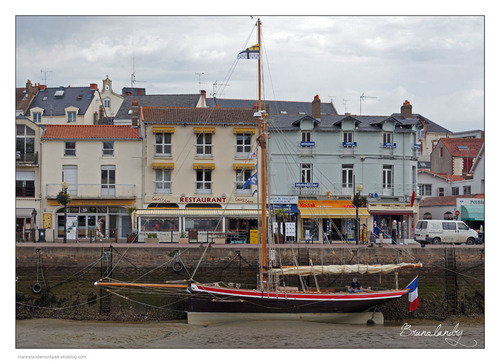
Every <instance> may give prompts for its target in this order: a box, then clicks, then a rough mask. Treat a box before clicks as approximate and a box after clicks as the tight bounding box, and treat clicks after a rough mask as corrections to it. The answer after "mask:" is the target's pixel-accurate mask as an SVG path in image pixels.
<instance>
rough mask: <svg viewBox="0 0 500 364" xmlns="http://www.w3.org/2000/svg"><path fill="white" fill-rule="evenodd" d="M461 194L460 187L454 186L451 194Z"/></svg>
mask: <svg viewBox="0 0 500 364" xmlns="http://www.w3.org/2000/svg"><path fill="white" fill-rule="evenodd" d="M459 194H460V192H459V188H458V187H452V188H451V195H452V196H458V195H459Z"/></svg>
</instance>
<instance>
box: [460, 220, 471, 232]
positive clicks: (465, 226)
mask: <svg viewBox="0 0 500 364" xmlns="http://www.w3.org/2000/svg"><path fill="white" fill-rule="evenodd" d="M457 227H458V230H469V227H468V226H467V225H465V224H464V223H463V222H461V221H460V222H457Z"/></svg>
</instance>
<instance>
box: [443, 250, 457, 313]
mask: <svg viewBox="0 0 500 364" xmlns="http://www.w3.org/2000/svg"><path fill="white" fill-rule="evenodd" d="M444 265H445V271H444V272H445V273H444V274H445V298H446V305H447V309H448V313H450V314H457V313H458V283H457V261H456V257H455V247H453V246H447V247H446V248H445V250H444Z"/></svg>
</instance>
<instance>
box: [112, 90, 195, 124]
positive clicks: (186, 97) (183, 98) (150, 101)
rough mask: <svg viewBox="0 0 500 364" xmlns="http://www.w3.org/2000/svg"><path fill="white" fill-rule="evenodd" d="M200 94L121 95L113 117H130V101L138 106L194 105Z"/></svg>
mask: <svg viewBox="0 0 500 364" xmlns="http://www.w3.org/2000/svg"><path fill="white" fill-rule="evenodd" d="M200 96H201V94H179V95H142V96H131V95H125V96H123V102H122V105H121V106H120V109H118V111H117V113H116V116H115V119H130V114H129V111H130V109H131V108H132V101H134V99H136V100H137V102H138V104H139V106H157V107H161V106H164V107H196V105H197V104H198V101H199V99H200Z"/></svg>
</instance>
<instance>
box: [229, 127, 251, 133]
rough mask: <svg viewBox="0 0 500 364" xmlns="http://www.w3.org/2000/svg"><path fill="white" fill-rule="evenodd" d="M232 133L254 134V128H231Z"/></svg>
mask: <svg viewBox="0 0 500 364" xmlns="http://www.w3.org/2000/svg"><path fill="white" fill-rule="evenodd" d="M233 133H234V134H255V129H254V128H233Z"/></svg>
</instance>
